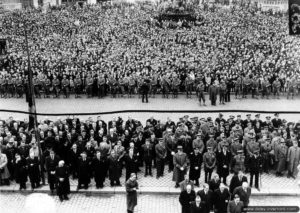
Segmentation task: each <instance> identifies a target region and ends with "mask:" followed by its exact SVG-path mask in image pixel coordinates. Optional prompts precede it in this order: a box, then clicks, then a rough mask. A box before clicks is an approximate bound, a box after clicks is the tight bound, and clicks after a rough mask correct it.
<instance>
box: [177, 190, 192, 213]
mask: <svg viewBox="0 0 300 213" xmlns="http://www.w3.org/2000/svg"><path fill="white" fill-rule="evenodd" d="M195 198H196V193H195V191H194V190H192V186H191V185H187V187H186V190H184V191H182V192H181V193H180V196H179V202H180V204H181V209H182V211H181V212H182V213H190V212H191V211H190V207H191V202H192V201H194V200H195Z"/></svg>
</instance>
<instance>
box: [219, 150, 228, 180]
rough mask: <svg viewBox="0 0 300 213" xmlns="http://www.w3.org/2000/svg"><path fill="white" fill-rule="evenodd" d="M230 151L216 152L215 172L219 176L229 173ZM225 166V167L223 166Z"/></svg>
mask: <svg viewBox="0 0 300 213" xmlns="http://www.w3.org/2000/svg"><path fill="white" fill-rule="evenodd" d="M230 161H231V153H230V152H228V151H227V153H226V155H225V154H224V153H223V151H222V152H219V153H218V154H217V173H218V174H219V176H220V177H222V176H228V175H229V164H230ZM225 167H226V168H225Z"/></svg>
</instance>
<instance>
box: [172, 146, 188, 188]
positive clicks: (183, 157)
mask: <svg viewBox="0 0 300 213" xmlns="http://www.w3.org/2000/svg"><path fill="white" fill-rule="evenodd" d="M177 149H178V152H177V153H176V154H175V155H174V157H173V164H174V172H173V181H174V182H175V183H176V185H175V187H176V188H177V187H179V183H180V182H181V181H183V180H184V175H185V174H186V172H187V169H188V164H189V160H188V157H187V154H186V153H184V152H183V151H182V146H180V145H179V146H177Z"/></svg>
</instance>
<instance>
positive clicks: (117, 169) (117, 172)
mask: <svg viewBox="0 0 300 213" xmlns="http://www.w3.org/2000/svg"><path fill="white" fill-rule="evenodd" d="M108 173H109V180H111V181H115V180H119V178H120V176H121V165H120V162H119V161H118V157H117V156H116V157H115V158H113V157H112V156H109V157H108Z"/></svg>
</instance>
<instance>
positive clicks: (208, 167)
mask: <svg viewBox="0 0 300 213" xmlns="http://www.w3.org/2000/svg"><path fill="white" fill-rule="evenodd" d="M207 150H208V151H207V152H206V153H204V155H203V163H204V175H205V178H204V180H205V183H208V182H209V181H210V179H211V175H212V172H213V170H214V168H215V166H216V162H217V159H216V154H215V153H214V152H213V148H212V147H211V146H209V147H207Z"/></svg>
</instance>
